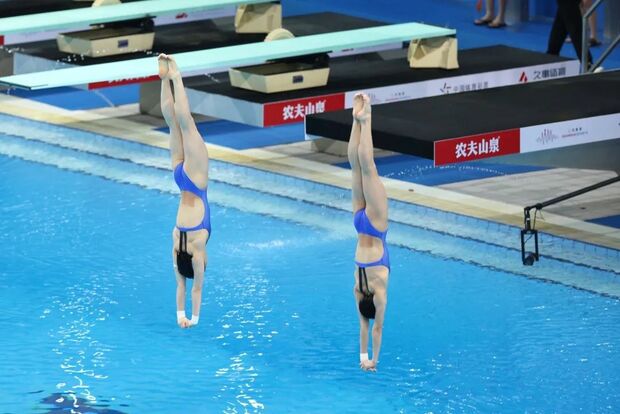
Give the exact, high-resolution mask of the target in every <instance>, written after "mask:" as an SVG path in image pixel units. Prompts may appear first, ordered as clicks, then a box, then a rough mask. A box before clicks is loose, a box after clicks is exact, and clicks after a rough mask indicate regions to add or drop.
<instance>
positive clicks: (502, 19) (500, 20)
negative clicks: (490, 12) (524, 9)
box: [489, 0, 507, 27]
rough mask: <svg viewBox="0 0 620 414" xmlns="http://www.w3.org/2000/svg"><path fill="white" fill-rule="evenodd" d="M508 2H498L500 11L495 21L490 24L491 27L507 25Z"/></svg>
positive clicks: (502, 0) (501, 0)
mask: <svg viewBox="0 0 620 414" xmlns="http://www.w3.org/2000/svg"><path fill="white" fill-rule="evenodd" d="M506 1H507V0H498V3H499V4H498V5H499V10H498V12H497V16H495V19H493V21H492V22H491V23H490V24H489V26H490V27H502V26H505V25H506Z"/></svg>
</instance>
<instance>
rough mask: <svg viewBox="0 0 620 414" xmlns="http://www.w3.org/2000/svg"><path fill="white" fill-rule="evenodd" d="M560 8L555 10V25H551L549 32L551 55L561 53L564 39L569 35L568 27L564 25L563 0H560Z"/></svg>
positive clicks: (548, 51) (548, 49)
mask: <svg viewBox="0 0 620 414" xmlns="http://www.w3.org/2000/svg"><path fill="white" fill-rule="evenodd" d="M557 3H558V9H557V11H556V12H555V18H554V19H553V25H552V26H551V32H549V43H548V44H547V53H548V54H550V55H559V54H560V50H562V46H563V45H564V40H565V39H566V36H567V35H568V32H567V30H566V27H565V26H564V20H563V19H562V15H561V10H560V9H561V7H562V5H561V1H560V0H558V2H557Z"/></svg>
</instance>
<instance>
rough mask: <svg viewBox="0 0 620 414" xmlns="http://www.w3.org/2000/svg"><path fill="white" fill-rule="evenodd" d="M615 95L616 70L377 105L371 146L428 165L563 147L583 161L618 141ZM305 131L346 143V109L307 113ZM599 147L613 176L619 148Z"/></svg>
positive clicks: (619, 91) (619, 108)
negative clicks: (606, 143) (427, 161)
mask: <svg viewBox="0 0 620 414" xmlns="http://www.w3.org/2000/svg"><path fill="white" fill-rule="evenodd" d="M360 90H363V89H360ZM619 96H620V71H609V72H602V73H598V74H589V75H581V76H575V77H567V78H560V79H554V80H548V81H545V82H534V83H529V82H528V83H527V84H523V85H514V86H506V87H501V88H494V89H485V90H480V91H473V92H465V93H458V94H450V95H446V96H437V97H430V98H425V99H418V100H410V101H404V102H396V103H389V104H385V105H377V106H374V107H373V124H372V127H373V131H372V132H373V143H374V145H375V147H376V148H381V149H386V150H391V151H396V152H400V153H403V154H412V155H416V156H420V157H424V158H428V159H432V160H434V162H435V165H445V164H451V163H459V162H465V161H475V160H482V159H486V158H491V157H500V156H505V155H511V154H529V153H534V152H539V151H546V150H554V151H557V150H558V149H564V148H567V147H574V148H575V152H578V153H579V154H581V157H582V158H587V157H588V156H589V155H588V154H589V149H590V147H598V146H599V145H598V144H599V143H603V141H610V140H616V139H618V138H620V100H619V99H618V97H619ZM591 101H596V105H588V104H587V103H588V102H591ZM305 128H306V135H307V137H308V138H309V139H314V138H329V139H331V140H336V141H343V143H342V145H343V146H346V142H347V141H348V139H349V133H350V130H351V111H350V110H347V111H337V112H330V113H322V114H314V115H309V116H307V117H306V121H305ZM605 148H606V149H607V151H609V148H615V150H614V151H616V153H615V154H611V155H610V154H607V156H608V157H609V156H611V157H612V158H614V159H615V165H616V166H615V168H616V170H617V171H620V154H619V153H618V150H619V149H620V147H619V146H617V145H615V146H614V145H609V146H607V147H605ZM549 152H551V151H549ZM548 165H552V164H551V162H550V164H548Z"/></svg>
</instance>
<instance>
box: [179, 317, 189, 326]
mask: <svg viewBox="0 0 620 414" xmlns="http://www.w3.org/2000/svg"><path fill="white" fill-rule="evenodd" d="M178 324H179V327H180V328H183V329H185V328H191V327H192V322H191V321H190V320H189V319H187V318H186V317H182V318H180V319H179V320H178Z"/></svg>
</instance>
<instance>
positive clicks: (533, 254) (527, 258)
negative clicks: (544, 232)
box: [521, 175, 620, 266]
mask: <svg viewBox="0 0 620 414" xmlns="http://www.w3.org/2000/svg"><path fill="white" fill-rule="evenodd" d="M617 182H620V175H619V176H616V177H613V178H610V179H608V180H605V181H602V182H600V183H596V184H593V185H590V186H588V187H585V188H581V189H579V190H577V191H573V192H571V193H568V194H564V195H561V196H559V197H555V198H552V199H551V200H547V201H543V202H542V203H536V204H534V205H531V206H528V207H525V208H524V209H523V229H522V230H521V261H522V262H523V264H524V265H525V266H532V265H533V264H534V262H536V261H538V259H539V258H540V253H539V251H538V230H536V213H537V212H538V211H540V210H542V209H543V208H545V207H547V206H550V205H552V204H556V203H559V202H560V201H564V200H568V199H569V198H573V197H577V196H578V195H581V194H585V193H588V192H590V191H592V190H596V189H597V188H601V187H605V186H607V185H610V184H614V183H617ZM532 209H535V210H534V220H533V221H532V217H531V215H530V210H532ZM532 237H533V238H534V250H533V251H527V250H526V244H527V242H528V241H529V240H530V239H531V238H532Z"/></svg>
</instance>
